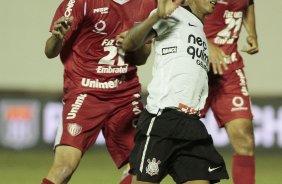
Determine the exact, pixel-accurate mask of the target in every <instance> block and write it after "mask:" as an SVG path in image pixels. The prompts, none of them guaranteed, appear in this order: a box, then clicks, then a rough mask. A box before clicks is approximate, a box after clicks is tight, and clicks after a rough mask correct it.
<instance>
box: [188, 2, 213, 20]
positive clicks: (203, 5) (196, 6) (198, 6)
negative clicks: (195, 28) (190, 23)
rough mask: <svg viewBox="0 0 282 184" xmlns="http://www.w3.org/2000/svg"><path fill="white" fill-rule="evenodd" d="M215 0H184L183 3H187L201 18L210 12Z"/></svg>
mask: <svg viewBox="0 0 282 184" xmlns="http://www.w3.org/2000/svg"><path fill="white" fill-rule="evenodd" d="M216 3H217V0H185V2H184V4H185V5H188V6H189V7H190V8H191V10H192V12H193V13H194V14H196V15H197V16H198V17H199V18H200V19H203V18H204V16H205V15H208V14H210V13H212V11H213V9H214V8H215V5H216Z"/></svg>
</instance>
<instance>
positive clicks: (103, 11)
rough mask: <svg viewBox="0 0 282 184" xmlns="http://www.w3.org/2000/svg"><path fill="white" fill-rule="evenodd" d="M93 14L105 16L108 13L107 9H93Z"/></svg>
mask: <svg viewBox="0 0 282 184" xmlns="http://www.w3.org/2000/svg"><path fill="white" fill-rule="evenodd" d="M93 13H101V14H107V13H109V7H102V8H95V9H93Z"/></svg>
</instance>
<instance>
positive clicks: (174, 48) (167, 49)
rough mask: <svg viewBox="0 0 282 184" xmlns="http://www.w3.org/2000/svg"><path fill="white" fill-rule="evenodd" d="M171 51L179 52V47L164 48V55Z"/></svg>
mask: <svg viewBox="0 0 282 184" xmlns="http://www.w3.org/2000/svg"><path fill="white" fill-rule="evenodd" d="M171 53H177V47H176V46H174V47H166V48H162V55H167V54H171Z"/></svg>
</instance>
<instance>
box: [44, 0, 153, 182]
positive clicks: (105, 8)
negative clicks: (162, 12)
mask: <svg viewBox="0 0 282 184" xmlns="http://www.w3.org/2000/svg"><path fill="white" fill-rule="evenodd" d="M154 7H156V2H155V0H101V1H91V0H63V1H62V2H61V4H60V5H59V7H58V8H57V11H56V13H55V15H54V18H53V21H52V25H51V28H50V32H51V33H52V35H51V36H50V38H49V39H48V40H47V42H46V47H45V54H46V56H47V57H48V58H54V57H56V56H58V55H60V58H61V61H62V64H63V65H64V97H63V104H64V107H63V119H62V124H60V125H59V127H58V132H57V137H56V140H55V158H54V161H53V164H52V166H51V169H50V170H49V173H48V175H47V177H46V178H44V179H43V181H42V184H62V183H64V184H65V183H68V181H69V180H70V178H71V176H72V174H73V173H74V172H75V170H76V169H77V167H78V165H79V162H80V160H81V158H82V156H83V155H84V153H85V152H86V151H87V150H88V149H89V148H90V147H91V146H92V145H93V144H94V143H95V142H96V139H97V136H98V134H99V132H100V131H101V130H102V132H103V135H104V137H105V140H106V145H107V149H108V151H109V153H110V155H111V157H112V159H113V161H114V162H115V164H116V166H117V167H118V168H121V167H122V166H124V165H125V164H126V163H128V157H129V154H130V152H131V150H132V148H133V146H134V141H133V136H134V135H133V134H134V128H133V124H134V121H135V120H136V118H137V117H138V115H139V113H140V112H141V110H142V108H143V107H142V104H141V102H140V94H139V92H140V90H141V87H140V83H139V80H138V76H137V74H136V72H137V68H136V66H135V65H133V64H130V63H131V62H129V61H128V60H129V59H134V60H135V62H134V63H140V64H141V63H144V62H145V60H146V59H147V56H148V55H149V53H150V49H148V48H147V47H146V46H144V47H142V48H140V49H139V50H138V51H137V52H133V53H130V54H127V53H124V51H123V50H122V49H121V47H120V43H119V42H118V41H117V39H116V38H117V37H121V35H124V32H126V31H127V30H128V29H129V28H131V27H132V26H134V24H137V23H138V22H140V21H142V20H144V19H145V18H146V17H147V16H148V15H149V13H150V12H151V10H152V9H154ZM135 53H138V55H137V54H136V55H135ZM130 182H131V181H128V182H127V184H129V183H130ZM123 183H126V182H123Z"/></svg>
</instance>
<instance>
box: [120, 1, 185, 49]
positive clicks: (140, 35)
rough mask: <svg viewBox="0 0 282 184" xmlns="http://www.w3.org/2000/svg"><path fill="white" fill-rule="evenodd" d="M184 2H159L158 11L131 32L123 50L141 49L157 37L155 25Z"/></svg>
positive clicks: (123, 45) (125, 39)
mask: <svg viewBox="0 0 282 184" xmlns="http://www.w3.org/2000/svg"><path fill="white" fill-rule="evenodd" d="M182 2H183V0H159V1H158V7H157V11H155V12H154V13H152V14H151V16H149V17H148V18H147V19H146V20H145V21H143V22H142V23H140V24H138V25H137V26H135V27H134V28H132V29H131V30H129V32H128V33H127V35H126V37H125V38H124V40H123V43H122V48H123V49H124V50H125V51H127V52H132V51H136V50H137V49H139V48H141V47H142V46H143V45H144V44H145V43H146V42H147V41H148V40H150V39H152V38H153V37H155V36H156V33H155V31H154V30H153V25H154V24H155V23H157V22H158V21H159V20H160V19H163V18H166V17H167V16H169V15H170V14H171V13H172V12H173V11H174V10H175V9H176V8H177V7H178V6H179V5H180V4H181V3H182Z"/></svg>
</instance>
